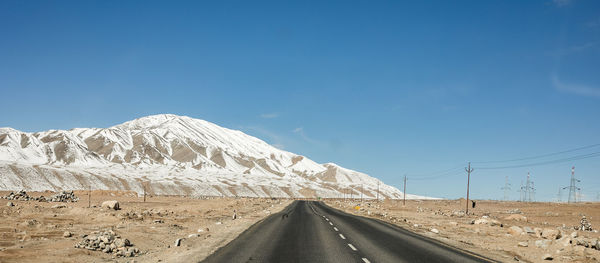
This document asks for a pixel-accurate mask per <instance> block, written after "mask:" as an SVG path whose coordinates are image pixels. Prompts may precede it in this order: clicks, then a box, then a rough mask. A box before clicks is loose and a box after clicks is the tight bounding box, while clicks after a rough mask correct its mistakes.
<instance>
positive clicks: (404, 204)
mask: <svg viewBox="0 0 600 263" xmlns="http://www.w3.org/2000/svg"><path fill="white" fill-rule="evenodd" d="M403 202H404V203H403V204H402V205H403V206H406V175H404V201H403Z"/></svg>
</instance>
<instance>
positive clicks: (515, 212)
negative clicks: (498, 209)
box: [508, 208, 523, 214]
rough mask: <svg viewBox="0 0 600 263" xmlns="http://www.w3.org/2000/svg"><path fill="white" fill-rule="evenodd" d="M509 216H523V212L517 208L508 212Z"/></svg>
mask: <svg viewBox="0 0 600 263" xmlns="http://www.w3.org/2000/svg"><path fill="white" fill-rule="evenodd" d="M508 213H509V214H522V213H523V212H521V210H519V208H515V209H511V210H508Z"/></svg>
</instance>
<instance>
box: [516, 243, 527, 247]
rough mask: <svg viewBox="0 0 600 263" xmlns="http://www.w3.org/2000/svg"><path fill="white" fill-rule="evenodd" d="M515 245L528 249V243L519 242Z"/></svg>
mask: <svg viewBox="0 0 600 263" xmlns="http://www.w3.org/2000/svg"><path fill="white" fill-rule="evenodd" d="M517 245H518V246H520V247H528V246H529V243H528V242H519V243H518V244H517Z"/></svg>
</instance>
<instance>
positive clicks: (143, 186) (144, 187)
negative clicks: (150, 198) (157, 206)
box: [142, 183, 146, 203]
mask: <svg viewBox="0 0 600 263" xmlns="http://www.w3.org/2000/svg"><path fill="white" fill-rule="evenodd" d="M142 188H143V189H144V203H145V202H146V184H144V183H142Z"/></svg>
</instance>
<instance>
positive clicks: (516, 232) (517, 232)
mask: <svg viewBox="0 0 600 263" xmlns="http://www.w3.org/2000/svg"><path fill="white" fill-rule="evenodd" d="M508 233H509V234H511V235H513V236H518V235H521V234H523V229H521V228H520V227H518V226H511V227H510V228H508Z"/></svg>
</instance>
